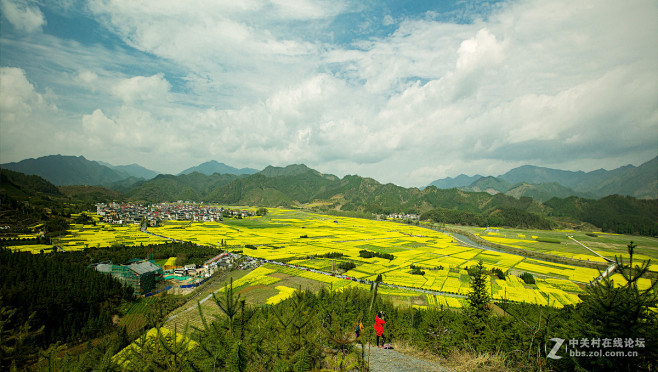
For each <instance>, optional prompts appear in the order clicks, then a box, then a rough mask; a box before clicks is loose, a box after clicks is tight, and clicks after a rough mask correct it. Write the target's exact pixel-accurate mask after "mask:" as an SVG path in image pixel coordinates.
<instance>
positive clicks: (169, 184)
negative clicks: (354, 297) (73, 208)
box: [2, 165, 658, 235]
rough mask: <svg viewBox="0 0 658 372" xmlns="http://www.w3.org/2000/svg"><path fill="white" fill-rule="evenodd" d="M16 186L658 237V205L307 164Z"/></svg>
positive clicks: (84, 195)
mask: <svg viewBox="0 0 658 372" xmlns="http://www.w3.org/2000/svg"><path fill="white" fill-rule="evenodd" d="M3 172H5V174H7V175H9V174H10V173H8V171H3ZM11 174H14V173H13V172H12V173H11ZM16 175H20V173H16ZM4 177H5V178H6V177H8V176H4ZM5 178H3V180H5ZM12 179H14V180H16V179H20V180H22V181H20V182H18V181H16V182H18V183H19V184H21V182H22V184H21V186H20V187H19V188H22V190H23V191H21V192H20V193H18V194H16V192H17V191H16V190H17V187H16V185H15V184H16V182H9V181H5V182H3V186H2V192H3V195H5V198H6V197H7V195H8V193H9V192H10V191H11V192H12V193H13V194H16V195H17V196H18V198H15V197H14V198H13V199H14V200H18V199H23V198H29V196H28V195H29V194H30V193H31V195H34V194H42V192H37V191H36V190H37V189H39V190H50V191H49V192H52V193H55V194H58V195H61V193H60V191H64V192H65V194H66V196H64V198H66V199H68V200H70V201H73V199H76V200H77V202H78V204H83V203H90V202H97V201H100V200H99V198H102V196H103V195H106V196H108V197H109V198H111V199H112V200H117V201H132V202H142V203H150V202H165V201H169V202H173V201H178V200H194V201H203V202H215V203H222V204H226V205H258V206H268V207H277V206H284V207H305V208H312V209H314V210H316V211H318V212H326V213H331V212H332V211H340V212H342V213H345V212H348V213H350V212H354V213H359V214H362V215H372V214H380V213H381V214H389V213H399V212H403V213H416V214H423V218H428V219H433V220H436V221H438V222H443V223H462V224H469V225H483V226H486V225H501V226H511V227H530V228H551V227H555V226H565V224H566V225H579V224H582V222H588V223H590V224H592V225H594V226H596V227H598V228H601V229H603V230H604V231H610V232H617V233H636V234H643V235H658V200H655V199H654V200H638V199H635V198H633V197H620V196H609V197H605V198H602V199H598V200H595V199H586V198H578V197H568V198H553V199H550V200H548V201H546V202H544V203H541V202H539V201H536V200H534V199H532V198H530V197H519V198H515V197H513V196H510V195H506V194H502V193H499V194H494V195H491V194H489V193H487V192H467V191H463V190H458V189H447V190H443V189H438V188H436V187H434V186H430V187H427V188H425V189H423V190H419V189H417V188H404V187H400V186H397V185H393V184H390V183H389V184H381V183H379V182H377V181H376V180H374V179H372V178H366V177H360V176H357V175H348V176H345V177H343V178H342V179H340V178H338V177H336V176H333V175H327V174H322V173H320V172H318V171H316V170H313V169H311V168H308V167H306V166H305V165H291V166H288V167H285V168H277V167H267V168H265V169H264V170H263V171H262V172H259V173H256V174H253V175H232V174H213V175H210V176H207V175H204V174H201V173H191V174H186V175H180V176H173V175H159V176H157V177H155V178H153V179H152V180H149V181H141V182H138V183H136V184H135V185H133V186H132V187H130V188H128V189H127V191H123V190H118V191H115V192H111V191H109V190H106V189H102V188H92V189H90V188H84V189H80V188H60V190H57V188H55V187H54V186H52V185H51V184H49V183H48V182H47V181H45V180H43V179H38V182H37V181H35V180H33V179H32V178H29V177H27V176H24V175H21V176H20V177H19V176H13V178H12ZM48 185H50V186H48ZM28 190H33V191H28ZM20 195H22V196H20ZM50 198H53V196H50ZM60 198H61V196H60ZM33 200H34V199H33ZM108 201H110V200H108ZM14 204H16V203H14Z"/></svg>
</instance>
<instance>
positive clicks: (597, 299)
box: [575, 242, 658, 371]
mask: <svg viewBox="0 0 658 372" xmlns="http://www.w3.org/2000/svg"><path fill="white" fill-rule="evenodd" d="M636 247H637V246H636V245H635V244H634V243H633V242H630V243H629V244H628V246H627V249H628V250H627V251H628V256H629V260H628V263H626V262H624V259H623V258H622V257H617V256H615V265H616V268H617V271H618V272H619V274H621V276H622V277H623V278H624V279H623V280H622V283H615V281H614V280H613V279H612V278H610V277H609V276H606V277H605V278H603V279H602V280H601V281H599V282H598V283H594V284H591V285H589V286H588V287H587V288H586V294H587V295H586V297H585V298H584V299H583V302H582V303H581V304H579V306H578V307H577V308H576V315H577V317H578V320H579V321H578V322H577V323H576V324H577V325H578V326H577V329H576V332H575V333H576V334H577V335H579V337H581V338H582V337H585V338H590V339H592V338H601V339H604V338H609V339H615V338H620V339H622V340H624V341H625V340H627V339H632V340H633V342H635V341H636V340H638V339H641V340H643V341H644V345H645V346H644V347H639V346H637V347H634V348H632V349H624V351H638V352H639V355H638V357H634V358H624V357H618V358H613V357H609V358H581V359H579V360H578V362H580V363H581V364H582V365H583V366H584V367H586V368H588V369H590V368H591V369H598V370H617V371H627V370H628V371H630V370H636V369H646V368H648V369H651V368H650V367H651V366H653V368H655V367H656V364H655V361H656V360H658V352H657V351H656V348H655V347H651V346H649V345H654V346H655V345H656V344H658V315H657V314H656V312H655V311H652V310H651V308H652V307H655V306H656V302H658V295H657V294H656V292H655V288H656V287H657V284H658V281H657V280H655V279H654V280H653V281H652V282H651V284H650V285H649V287H648V288H646V289H642V290H641V289H639V286H638V281H639V279H640V278H642V277H643V276H645V275H646V274H647V273H648V271H649V266H650V264H651V261H650V260H648V261H645V262H642V263H641V264H639V265H635V266H633V255H634V253H635V248H636Z"/></svg>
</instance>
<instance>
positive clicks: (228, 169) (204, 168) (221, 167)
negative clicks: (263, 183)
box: [178, 160, 258, 176]
mask: <svg viewBox="0 0 658 372" xmlns="http://www.w3.org/2000/svg"><path fill="white" fill-rule="evenodd" d="M194 172H198V173H201V174H205V175H207V176H210V175H212V174H214V173H219V174H235V175H241V174H254V173H256V172H258V169H253V168H240V169H238V168H234V167H232V166H230V165H226V164H224V163H219V162H217V161H215V160H211V161H207V162H205V163H201V164H199V165H197V166H196V167H191V168H187V169H185V170H184V171H182V172H180V173H178V175H179V176H180V175H181V174H190V173H194Z"/></svg>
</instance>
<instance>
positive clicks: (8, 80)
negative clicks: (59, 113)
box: [0, 67, 44, 121]
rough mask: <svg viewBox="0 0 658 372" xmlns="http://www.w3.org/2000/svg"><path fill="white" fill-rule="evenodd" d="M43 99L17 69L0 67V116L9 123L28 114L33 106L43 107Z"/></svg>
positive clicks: (22, 72)
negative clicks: (16, 117)
mask: <svg viewBox="0 0 658 372" xmlns="http://www.w3.org/2000/svg"><path fill="white" fill-rule="evenodd" d="M43 103H44V101H43V97H42V96H41V94H39V93H37V92H35V91H34V85H32V83H30V82H29V81H28V80H27V78H26V77H25V71H23V70H22V69H20V68H16V67H0V114H1V115H2V116H3V117H4V118H5V119H6V120H8V121H12V120H13V118H14V117H15V116H16V115H21V114H23V115H24V114H27V113H29V112H30V111H32V107H33V106H39V105H43Z"/></svg>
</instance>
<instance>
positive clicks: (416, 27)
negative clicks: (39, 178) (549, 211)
mask: <svg viewBox="0 0 658 372" xmlns="http://www.w3.org/2000/svg"><path fill="white" fill-rule="evenodd" d="M336 4H337V5H336V6H335V7H334V6H327V5H326V3H324V2H316V1H310V0H309V1H303V2H289V1H282V0H280V1H270V2H268V1H264V0H253V1H238V2H217V1H211V0H208V1H201V0H199V1H194V2H193V4H190V3H181V2H179V1H175V0H166V1H158V2H155V1H153V2H149V1H146V2H135V1H128V0H95V1H92V2H91V3H90V9H91V10H92V11H93V14H95V15H96V16H97V19H98V20H99V22H101V24H103V25H104V26H105V27H107V28H109V29H111V30H112V31H113V32H114V33H115V34H116V36H118V37H119V38H121V39H122V40H124V41H125V42H126V43H128V44H129V45H131V46H133V47H134V48H136V49H138V50H140V51H144V52H146V53H144V54H138V53H134V52H133V51H130V50H128V49H126V50H122V49H120V48H118V49H114V50H112V49H109V48H103V47H102V46H100V45H81V44H77V43H75V42H68V41H62V40H60V39H57V38H54V37H49V36H48V37H46V36H44V38H45V39H44V40H42V41H33V44H30V45H29V46H26V47H25V49H23V51H34V53H36V51H40V52H41V53H43V56H50V60H51V61H52V64H51V65H50V66H57V68H52V69H53V70H55V72H54V73H53V72H51V71H49V70H45V69H44V70H45V71H44V72H42V75H43V76H44V78H43V79H51V80H36V81H39V84H37V86H39V87H46V86H48V85H52V87H53V89H55V92H56V93H57V94H58V95H60V96H61V95H62V91H67V92H69V93H68V94H69V95H68V96H67V100H68V101H67V102H75V103H76V104H77V105H78V106H77V107H82V108H81V109H80V108H79V109H78V111H77V112H71V113H70V116H72V117H73V120H71V122H74V123H76V125H77V127H75V128H73V127H72V128H70V129H71V131H72V132H73V131H74V130H78V131H79V132H81V133H83V134H84V136H85V137H83V138H88V139H90V140H89V141H81V142H82V143H88V144H86V145H84V146H86V147H84V148H83V147H80V146H81V145H76V146H78V147H79V148H83V149H84V150H85V151H89V157H91V158H97V159H107V160H108V161H111V162H116V163H131V162H134V161H137V162H143V163H144V164H145V165H150V166H151V167H153V168H157V169H162V170H168V171H171V172H177V171H179V170H181V169H183V168H184V167H186V166H189V165H192V164H198V163H200V162H201V161H205V160H209V159H217V160H221V161H224V162H227V163H230V164H232V165H236V166H251V167H255V168H262V167H264V166H265V165H267V164H275V165H286V164H289V163H300V162H305V163H307V164H308V165H309V166H314V167H317V168H318V169H319V170H321V171H324V172H330V173H336V174H339V175H341V174H347V173H351V174H354V173H358V174H361V175H364V176H371V177H374V178H376V179H378V180H380V181H384V182H389V181H391V182H395V183H398V184H401V185H405V186H410V185H423V184H427V183H429V182H430V181H432V180H433V179H436V178H440V177H445V176H456V175H458V174H460V173H467V174H471V175H472V174H475V173H480V174H494V175H497V174H500V173H504V172H505V171H507V170H508V169H510V168H512V167H515V166H519V165H522V164H526V163H534V164H537V165H546V166H553V167H555V166H558V167H559V164H565V166H566V165H568V166H571V167H574V166H576V165H577V164H578V161H581V162H582V164H587V165H588V166H594V165H595V164H600V165H598V167H600V166H603V165H607V164H611V165H614V166H617V165H621V164H624V163H629V162H636V161H637V160H638V159H639V160H642V159H640V156H639V155H638V154H642V156H646V155H647V154H652V153H655V149H656V127H657V124H658V123H657V120H658V107H657V104H656V97H657V96H658V53H656V48H657V46H656V45H658V32H655V31H656V30H658V17H657V15H658V10H657V9H656V8H657V5H656V3H655V2H653V1H641V0H637V1H631V2H617V1H597V2H596V3H592V2H589V3H588V2H572V1H566V0H565V1H557V0H556V1H550V2H546V1H539V0H527V1H514V2H509V3H504V4H502V5H501V6H500V8H499V9H497V10H495V11H493V12H492V13H491V15H490V16H489V17H488V18H487V19H486V20H476V21H474V22H473V23H470V24H469V23H466V24H452V23H446V22H438V21H434V20H433V19H434V18H431V17H425V16H422V17H417V18H413V17H409V18H406V19H404V20H402V21H401V23H399V24H398V25H397V29H396V30H395V31H394V32H393V33H391V34H389V35H384V36H380V37H371V38H369V39H368V40H361V41H356V42H354V43H353V44H349V45H334V44H327V40H330V38H314V37H313V33H304V32H302V31H300V30H303V31H308V30H309V29H310V27H317V29H314V30H315V31H316V32H318V33H319V32H320V31H325V32H327V33H331V31H332V30H331V29H330V28H327V27H328V25H330V24H331V19H332V17H334V16H335V15H337V14H340V12H347V11H350V9H353V8H354V6H355V5H353V4H346V3H342V2H341V3H336ZM436 19H438V18H436ZM313 20H317V22H315V21H313ZM583 20H587V21H586V22H585V21H583ZM360 21H366V19H365V18H364V19H361V20H360ZM383 21H384V23H390V22H395V21H396V20H395V19H393V18H392V17H389V18H386V19H384V20H383ZM311 23H313V24H314V25H315V24H316V23H317V26H309V25H310V24H311ZM299 25H301V26H303V28H301V29H300V28H297V26H299ZM5 45H6V44H5ZM49 45H52V46H51V47H49ZM35 60H38V58H35ZM136 65H138V66H140V67H144V66H146V67H145V68H143V69H141V70H139V71H138V72H135V71H127V69H126V66H136ZM61 71H64V72H61ZM71 71H73V72H71ZM172 71H173V72H172ZM13 74H15V72H12V75H11V76H12V77H13V78H15V79H16V80H15V81H16V82H15V83H11V84H12V85H15V86H16V87H17V90H16V91H15V92H12V93H11V96H9V97H5V96H4V94H3V95H2V96H0V104H3V105H7V107H9V106H11V107H19V106H16V105H18V103H11V102H10V100H11V99H18V101H15V102H26V101H24V100H23V101H21V99H19V98H20V97H22V96H21V95H22V94H23V93H20V92H24V94H23V95H24V96H25V97H31V98H29V99H31V100H38V99H39V97H41V99H42V100H45V101H48V99H46V98H45V97H46V96H45V93H44V92H43V91H41V90H40V92H41V93H36V91H35V89H34V86H33V85H31V84H30V83H29V82H28V81H27V80H26V79H25V76H24V73H23V75H22V76H23V80H21V76H20V74H16V75H13ZM45 82H48V84H45ZM21 87H22V88H21ZM62 87H64V88H62ZM58 88H59V89H60V90H57V89H58ZM21 89H23V90H22V91H21ZM44 91H45V89H44ZM70 92H75V94H73V93H70ZM76 94H77V95H76ZM16 97H19V98H16ZM12 102H13V101H12ZM12 105H13V106H12ZM26 105H27V106H24V107H23V108H22V111H21V112H24V113H26V114H25V115H28V114H29V111H26V110H28V109H32V110H34V107H35V106H34V105H33V104H26ZM2 107H4V106H2ZM5 112H11V111H7V110H4V109H3V115H5ZM33 114H34V113H32V114H29V115H33ZM26 117H27V116H26ZM81 128H82V130H80V129H81ZM3 130H4V129H3ZM647 133H649V134H650V135H647ZM613 134H614V135H613ZM73 137H74V136H73ZM3 141H4V142H3V143H7V142H8V141H9V140H6V141H5V140H4V139H3ZM65 143H70V141H69V142H66V141H65ZM43 144H44V146H46V142H45V141H44V142H43ZM106 144H110V145H106ZM116 149H121V150H120V151H117V150H116ZM133 151H136V152H138V153H139V159H135V158H134V153H133ZM3 153H4V149H3ZM174 154H175V155H174ZM654 156H655V155H654ZM112 157H115V158H117V159H115V158H112ZM119 157H125V158H119ZM644 160H648V159H644ZM177 167H178V168H177Z"/></svg>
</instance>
